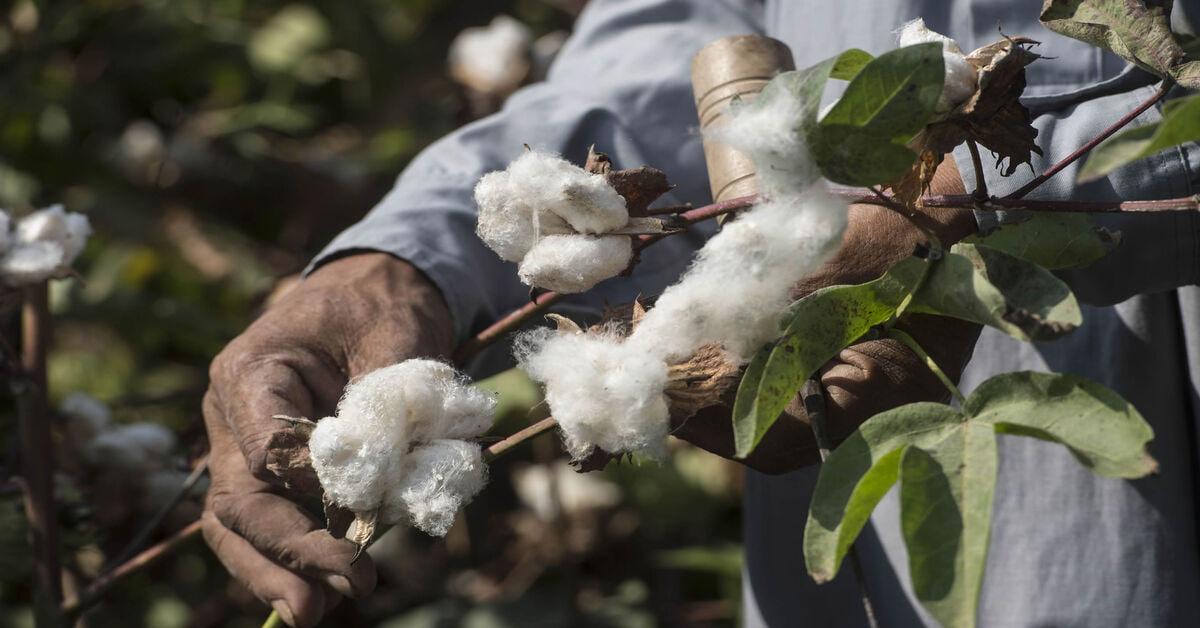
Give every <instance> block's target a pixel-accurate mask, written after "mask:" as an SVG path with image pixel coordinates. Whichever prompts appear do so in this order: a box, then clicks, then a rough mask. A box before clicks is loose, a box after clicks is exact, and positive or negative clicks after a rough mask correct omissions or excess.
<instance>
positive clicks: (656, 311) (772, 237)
mask: <svg viewBox="0 0 1200 628" xmlns="http://www.w3.org/2000/svg"><path fill="white" fill-rule="evenodd" d="M845 228H846V205H845V203H842V202H840V201H838V200H836V199H834V198H832V197H830V196H829V195H827V194H825V193H824V190H823V189H821V188H815V189H813V190H811V191H809V192H808V193H806V194H804V195H802V196H798V197H781V198H777V199H775V200H772V201H768V202H765V203H762V204H759V205H757V206H756V207H754V208H753V209H752V210H750V211H748V212H746V213H744V214H742V215H740V216H739V217H738V219H737V220H735V221H733V222H732V223H729V224H727V225H725V227H724V228H723V229H722V230H721V232H720V233H718V234H717V235H715V236H713V237H712V238H711V239H710V240H709V241H708V242H707V243H706V244H705V245H704V247H703V248H702V249H700V253H699V254H698V255H697V258H696V261H695V262H693V264H692V266H691V267H690V268H689V269H688V271H687V272H686V273H685V274H684V276H683V278H682V279H680V281H679V282H678V283H676V284H675V285H673V286H671V287H669V288H667V290H666V291H664V292H663V294H662V296H660V297H659V298H658V301H656V302H655V305H654V308H653V309H651V310H650V311H649V312H647V313H646V315H645V316H644V317H643V318H642V321H641V323H640V324H639V325H638V327H637V328H636V329H635V330H634V331H633V333H632V334H631V335H630V337H629V340H628V342H629V343H631V344H636V345H638V346H641V347H645V348H646V349H647V350H648V351H651V352H653V353H655V354H657V355H662V356H663V357H664V358H665V359H667V360H668V361H672V360H682V359H686V358H687V357H689V356H690V355H691V354H692V353H693V352H694V351H695V350H696V349H698V348H699V347H700V346H701V345H704V344H707V343H720V344H722V345H723V346H724V347H725V350H726V351H728V352H729V353H730V354H731V356H733V357H734V358H736V359H739V360H741V361H746V360H748V359H749V358H750V356H752V355H753V354H754V352H755V351H757V350H758V349H759V348H760V347H761V346H762V345H763V344H764V343H766V342H767V341H769V340H770V339H771V338H773V337H775V336H776V335H777V333H778V319H779V314H780V312H782V311H783V309H784V308H786V307H787V305H788V304H789V303H790V302H791V287H792V286H793V285H794V284H795V283H796V282H797V281H799V280H800V279H801V278H802V277H804V276H805V275H807V274H809V273H811V272H813V271H815V270H817V269H818V268H820V266H821V264H823V263H825V260H827V259H828V258H829V257H830V256H831V255H833V253H834V252H835V251H836V250H837V248H838V246H839V245H840V244H841V240H842V233H843V232H844V231H845Z"/></svg>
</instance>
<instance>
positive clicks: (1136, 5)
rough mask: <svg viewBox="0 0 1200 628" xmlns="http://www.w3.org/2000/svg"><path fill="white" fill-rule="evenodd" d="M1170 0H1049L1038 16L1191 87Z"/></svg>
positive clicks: (1196, 84)
mask: <svg viewBox="0 0 1200 628" xmlns="http://www.w3.org/2000/svg"><path fill="white" fill-rule="evenodd" d="M1171 5H1172V2H1171V0H1047V1H1046V2H1045V4H1043V5H1042V13H1041V17H1040V18H1039V19H1040V20H1041V22H1042V24H1044V25H1045V26H1046V28H1049V29H1050V30H1052V31H1054V32H1056V33H1059V34H1062V35H1066V36H1067V37H1072V38H1074V39H1078V40H1081V41H1085V42H1087V43H1089V44H1092V45H1093V46H1098V47H1100V48H1103V49H1105V50H1110V51H1112V52H1114V53H1116V54H1117V55H1120V56H1121V57H1122V58H1124V59H1125V60H1127V61H1130V62H1132V63H1135V64H1137V65H1138V66H1141V67H1142V68H1144V69H1146V70H1149V71H1150V72H1153V73H1154V74H1157V75H1158V76H1161V77H1172V78H1173V79H1174V80H1176V81H1177V82H1178V83H1179V84H1180V85H1183V86H1184V87H1187V88H1189V89H1198V88H1200V80H1197V79H1198V78H1200V77H1197V76H1196V75H1197V74H1198V73H1197V72H1195V70H1196V68H1195V67H1188V66H1189V65H1191V64H1189V63H1186V62H1185V60H1186V53H1185V52H1184V50H1183V48H1182V47H1181V46H1180V45H1179V43H1178V42H1177V41H1176V40H1175V37H1174V35H1173V34H1172V33H1171Z"/></svg>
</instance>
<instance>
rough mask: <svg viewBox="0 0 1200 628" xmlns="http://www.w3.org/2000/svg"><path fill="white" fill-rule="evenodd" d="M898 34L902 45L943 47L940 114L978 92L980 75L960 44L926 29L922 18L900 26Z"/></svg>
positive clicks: (938, 107) (935, 107) (937, 108)
mask: <svg viewBox="0 0 1200 628" xmlns="http://www.w3.org/2000/svg"><path fill="white" fill-rule="evenodd" d="M897 33H899V36H900V45H901V46H913V45H916V44H924V43H940V44H942V60H943V61H944V62H945V68H946V81H945V83H943V84H942V93H941V95H940V96H938V101H937V105H935V106H934V111H935V112H936V113H939V114H945V113H949V112H950V111H952V110H954V108H955V107H957V106H959V105H960V104H962V103H963V102H964V101H966V100H967V99H968V98H970V97H971V95H972V94H974V93H975V89H976V86H977V83H978V80H979V79H978V74H977V73H976V72H975V68H974V67H972V66H971V64H970V63H967V59H966V56H965V55H963V51H962V49H960V48H959V47H958V43H957V42H955V41H954V40H953V39H950V38H949V37H946V36H945V35H942V34H941V33H937V32H934V31H932V30H929V28H928V27H927V26H925V20H924V19H922V18H917V19H915V20H912V21H910V22H907V23H906V24H905V25H904V26H901V27H900V30H899V31H897Z"/></svg>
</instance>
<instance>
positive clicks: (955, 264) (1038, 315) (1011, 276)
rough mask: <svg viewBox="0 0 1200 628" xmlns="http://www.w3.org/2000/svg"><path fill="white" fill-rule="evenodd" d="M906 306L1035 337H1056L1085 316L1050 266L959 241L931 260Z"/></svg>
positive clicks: (1080, 321) (1020, 335)
mask: <svg viewBox="0 0 1200 628" xmlns="http://www.w3.org/2000/svg"><path fill="white" fill-rule="evenodd" d="M908 311H909V312H923V313H927V314H941V315H943V316H952V317H954V318H960V319H963V320H967V321H972V322H975V323H979V324H980V325H989V326H991V327H995V328H997V329H999V330H1001V331H1003V332H1005V333H1007V334H1009V335H1010V336H1012V337H1014V338H1017V339H1018V340H1033V341H1048V340H1054V339H1056V338H1059V337H1061V336H1063V335H1065V334H1067V333H1070V332H1071V331H1074V330H1075V328H1076V327H1078V326H1079V325H1080V323H1082V322H1083V317H1082V315H1081V314H1080V311H1079V303H1078V302H1076V300H1075V295H1073V294H1071V290H1070V288H1068V287H1067V285H1066V284H1065V283H1063V282H1062V280H1060V279H1059V278H1058V277H1055V276H1054V275H1053V274H1052V273H1050V271H1048V270H1046V269H1044V268H1042V267H1040V266H1038V265H1037V264H1034V263H1032V262H1027V261H1025V260H1023V259H1021V258H1019V257H1016V256H1013V255H1009V254H1008V253H1005V252H1003V251H999V250H996V249H992V248H988V247H986V246H979V245H976V244H967V243H961V242H960V243H958V244H955V245H954V247H953V248H952V249H951V252H950V253H948V254H947V255H946V256H945V257H944V258H943V259H942V260H940V261H939V262H938V263H937V264H936V265H934V266H933V268H932V269H931V270H930V272H929V277H927V278H926V280H925V283H923V284H922V285H921V289H920V290H919V291H918V292H917V294H916V296H915V298H914V299H913V302H912V304H910V305H909V308H908Z"/></svg>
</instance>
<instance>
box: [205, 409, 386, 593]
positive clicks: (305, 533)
mask: <svg viewBox="0 0 1200 628" xmlns="http://www.w3.org/2000/svg"><path fill="white" fill-rule="evenodd" d="M206 421H207V422H208V429H209V439H210V440H211V442H212V451H213V453H212V456H213V459H212V464H213V481H212V484H211V486H210V487H209V491H208V509H209V510H210V511H211V512H212V513H213V514H214V515H215V516H216V517H217V519H218V520H220V522H221V523H222V525H224V526H225V527H227V528H229V529H231V530H234V531H235V532H237V533H238V534H239V535H240V536H241V537H242V538H244V539H245V540H246V541H247V542H249V543H250V544H251V545H252V546H254V548H255V549H256V550H257V551H258V552H261V553H262V554H264V555H266V556H268V557H270V558H271V559H272V560H274V561H275V562H277V563H279V564H281V565H283V566H285V567H287V568H289V569H291V570H293V571H296V572H301V573H304V574H306V575H308V576H310V577H312V578H316V579H319V580H320V581H322V582H325V583H326V584H328V585H329V586H330V587H332V588H333V589H334V590H335V591H337V592H339V593H342V594H344V595H349V596H355V597H356V596H359V595H364V594H366V593H369V592H370V591H371V590H373V589H374V588H375V578H376V575H375V567H374V564H373V562H372V561H371V560H370V558H369V557H364V558H361V559H360V560H359V561H357V562H355V564H353V565H351V564H350V563H351V561H352V559H353V557H354V554H355V547H354V544H352V543H351V542H349V541H346V540H344V539H335V538H333V537H332V536H331V535H330V534H329V533H328V532H326V531H325V530H324V529H322V526H321V524H320V522H318V521H317V520H316V518H314V517H313V516H312V515H310V514H309V513H308V512H307V511H305V510H304V509H303V508H302V507H300V505H298V504H296V503H295V502H293V501H291V500H289V499H287V498H285V497H282V496H280V495H277V494H275V493H273V492H271V491H272V490H273V488H272V487H271V486H270V485H269V484H267V483H265V482H263V481H261V480H259V479H257V478H255V477H253V476H252V475H250V473H249V472H248V471H247V470H246V465H245V462H244V458H243V457H242V454H241V451H240V450H239V449H238V448H237V447H236V446H235V445H234V443H233V439H232V434H231V432H230V430H229V428H228V426H226V425H225V424H224V422H222V421H220V420H219V419H211V420H209V419H207V418H206Z"/></svg>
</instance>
